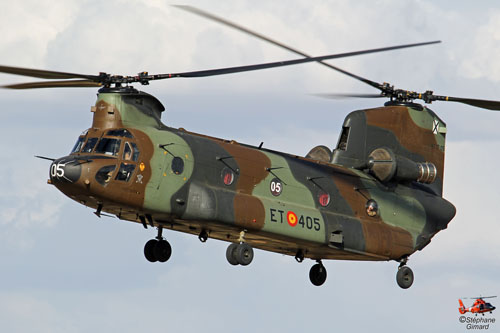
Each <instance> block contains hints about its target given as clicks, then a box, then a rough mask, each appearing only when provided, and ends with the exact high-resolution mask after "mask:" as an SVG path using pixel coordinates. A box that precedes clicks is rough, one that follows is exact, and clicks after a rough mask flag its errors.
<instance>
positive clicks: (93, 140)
mask: <svg viewBox="0 0 500 333" xmlns="http://www.w3.org/2000/svg"><path fill="white" fill-rule="evenodd" d="M98 140H99V139H98V138H90V139H88V140H87V143H85V146H83V149H82V153H90V152H91V151H92V150H93V149H94V147H95V144H96V143H97V141H98Z"/></svg>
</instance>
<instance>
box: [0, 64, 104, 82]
mask: <svg viewBox="0 0 500 333" xmlns="http://www.w3.org/2000/svg"><path fill="white" fill-rule="evenodd" d="M0 73H7V74H15V75H22V76H31V77H38V78H41V79H88V80H97V79H98V78H99V76H96V75H86V74H76V73H66V72H56V71H47V70H43V69H31V68H21V67H11V66H1V65H0Z"/></svg>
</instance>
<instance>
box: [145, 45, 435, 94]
mask: <svg viewBox="0 0 500 333" xmlns="http://www.w3.org/2000/svg"><path fill="white" fill-rule="evenodd" d="M431 43H432V42H431ZM425 44H429V43H418V44H406V45H396V46H389V47H382V48H376V49H369V50H362V51H355V52H346V53H338V54H330V55H325V56H319V57H309V58H301V59H295V60H287V61H277V62H269V63H263V64H256V65H248V66H237V67H226V68H218V69H209V70H202V71H193V72H183V73H172V74H157V75H150V76H149V79H151V80H161V79H169V78H173V77H205V76H214V75H223V74H231V73H239V72H248V71H255V70H259V69H266V68H274V67H282V66H290V65H297V64H303V63H307V62H314V61H321V60H327V59H337V58H346V57H353V56H357V55H361V54H368V53H376V52H383V51H389V50H397V49H402V48H407V47H412V46H419V45H425ZM374 84H376V85H377V86H376V87H377V88H379V89H380V87H382V86H381V85H380V84H378V83H374Z"/></svg>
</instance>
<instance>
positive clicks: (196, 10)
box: [174, 5, 441, 90]
mask: <svg viewBox="0 0 500 333" xmlns="http://www.w3.org/2000/svg"><path fill="white" fill-rule="evenodd" d="M174 7H177V8H179V9H183V10H185V11H188V12H190V13H193V14H196V15H199V16H202V17H204V18H207V19H209V20H212V21H215V22H218V23H221V24H224V25H226V26H228V27H231V28H233V29H236V30H239V31H241V32H244V33H246V34H249V35H251V36H254V37H257V38H259V39H261V40H263V41H266V42H268V43H271V44H273V45H276V46H278V47H281V48H283V49H285V50H288V51H290V52H293V53H295V54H298V55H300V56H303V57H306V58H311V56H310V55H308V54H306V53H304V52H302V51H299V50H297V49H295V48H292V47H290V46H288V45H285V44H283V43H281V42H278V41H276V40H274V39H271V38H269V37H266V36H264V35H262V34H260V33H257V32H255V31H252V30H250V29H248V28H245V27H243V26H241V25H239V24H236V23H234V22H231V21H228V20H226V19H224V18H222V17H219V16H216V15H214V14H211V13H209V12H206V11H204V10H201V9H199V8H196V7H192V6H186V5H174ZM436 43H441V41H432V42H425V43H418V44H407V45H402V47H401V48H406V47H415V46H423V45H429V44H436ZM386 51H388V50H386ZM317 62H319V63H320V64H322V65H324V66H326V67H328V68H330V69H333V70H336V71H338V72H340V73H342V74H345V75H347V76H350V77H352V78H354V79H356V80H359V81H361V82H364V83H366V84H368V85H370V86H372V87H374V88H376V89H380V90H382V85H381V84H379V83H377V82H375V81H372V80H369V79H367V78H364V77H362V76H359V75H356V74H353V73H350V72H348V71H346V70H343V69H341V68H339V67H336V66H333V65H330V64H328V63H326V62H324V61H323V60H317Z"/></svg>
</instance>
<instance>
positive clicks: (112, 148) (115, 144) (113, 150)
mask: <svg viewBox="0 0 500 333" xmlns="http://www.w3.org/2000/svg"><path fill="white" fill-rule="evenodd" d="M120 144H121V140H119V139H111V138H102V139H101V141H99V143H98V144H97V148H96V149H95V152H96V153H97V154H106V155H112V156H117V155H118V152H119V151H120Z"/></svg>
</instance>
